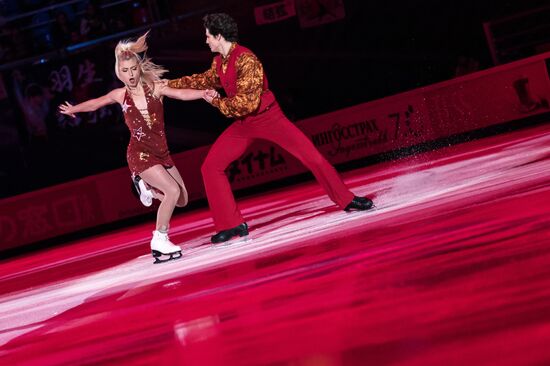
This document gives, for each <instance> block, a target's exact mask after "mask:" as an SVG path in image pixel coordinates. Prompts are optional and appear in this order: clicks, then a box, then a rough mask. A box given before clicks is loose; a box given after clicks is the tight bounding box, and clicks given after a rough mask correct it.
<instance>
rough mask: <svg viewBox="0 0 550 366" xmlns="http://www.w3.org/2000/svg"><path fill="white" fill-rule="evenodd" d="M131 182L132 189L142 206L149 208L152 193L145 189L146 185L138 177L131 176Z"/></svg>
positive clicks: (151, 201)
mask: <svg viewBox="0 0 550 366" xmlns="http://www.w3.org/2000/svg"><path fill="white" fill-rule="evenodd" d="M132 181H133V182H134V187H135V188H136V191H137V194H138V195H139V200H140V201H141V203H143V206H145V207H149V206H151V205H152V204H153V191H151V190H150V189H149V188H147V185H146V184H145V182H144V181H143V179H141V177H140V176H139V175H136V176H133V177H132Z"/></svg>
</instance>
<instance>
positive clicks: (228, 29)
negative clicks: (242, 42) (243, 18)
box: [202, 13, 239, 42]
mask: <svg viewBox="0 0 550 366" xmlns="http://www.w3.org/2000/svg"><path fill="white" fill-rule="evenodd" d="M202 20H203V22H204V27H205V28H206V29H208V31H209V32H210V34H211V35H213V36H217V35H218V34H221V35H222V36H223V38H225V40H226V41H229V42H237V40H238V38H239V29H238V27H237V22H235V19H233V18H232V17H231V16H230V15H228V14H226V13H214V14H207V15H206V16H205V17H204V18H202Z"/></svg>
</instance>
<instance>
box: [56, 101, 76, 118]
mask: <svg viewBox="0 0 550 366" xmlns="http://www.w3.org/2000/svg"><path fill="white" fill-rule="evenodd" d="M59 113H62V114H66V115H67V116H71V117H73V118H76V115H75V114H74V106H73V105H72V104H71V103H69V102H65V104H61V105H60V106H59Z"/></svg>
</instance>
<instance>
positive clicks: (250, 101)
mask: <svg viewBox="0 0 550 366" xmlns="http://www.w3.org/2000/svg"><path fill="white" fill-rule="evenodd" d="M203 21H204V28H205V34H206V43H207V44H208V46H209V47H210V50H211V51H212V52H215V53H219V55H217V56H216V57H214V60H213V61H212V66H211V67H210V69H209V70H208V71H206V72H204V73H202V74H194V75H191V76H184V77H181V78H179V79H174V80H170V81H169V82H168V86H170V87H172V88H191V89H220V88H223V89H224V91H225V94H226V97H223V98H222V97H220V96H219V94H217V93H216V92H213V91H212V92H210V93H206V96H205V99H206V100H207V101H208V102H210V103H211V104H212V105H213V106H215V107H217V108H218V109H219V110H220V112H221V113H223V114H224V115H225V116H227V117H231V118H234V119H235V121H234V122H233V123H232V124H231V125H230V126H229V127H228V128H227V129H226V130H225V131H224V132H223V133H222V134H221V136H220V137H219V138H218V139H217V140H216V141H215V142H214V144H213V145H212V147H211V148H210V151H209V152H208V155H207V156H206V159H205V161H204V162H203V164H202V167H201V172H202V176H203V180H204V186H205V189H206V196H207V198H208V203H209V205H210V210H211V212H212V216H213V219H214V225H215V228H216V231H217V232H218V233H217V234H215V235H213V236H212V238H211V241H212V243H221V242H224V241H227V240H229V239H231V238H232V237H234V236H246V235H248V225H247V224H246V222H245V221H244V219H243V217H242V215H241V213H240V211H239V209H238V208H237V204H236V202H235V198H234V196H233V193H232V192H231V186H230V184H229V180H228V178H227V176H226V174H225V169H226V168H227V167H228V166H229V164H230V163H231V162H233V161H234V160H235V159H237V158H239V156H241V155H242V154H243V153H244V152H245V150H246V149H247V148H248V147H249V146H250V144H252V142H253V141H254V140H255V139H264V140H268V141H271V142H274V143H276V144H278V145H279V146H281V147H282V148H283V149H285V150H287V151H288V152H290V153H291V154H292V155H294V156H295V157H296V158H298V159H299V160H300V161H301V162H302V163H303V164H304V165H305V166H306V167H307V168H308V169H310V170H311V172H312V173H313V175H314V176H315V178H316V179H317V181H318V182H319V183H320V184H321V186H322V187H323V188H324V189H325V191H326V192H327V194H328V196H329V197H330V199H331V200H332V201H333V202H335V203H336V204H337V205H338V206H339V207H341V208H342V209H344V210H345V211H351V210H368V209H370V208H371V207H372V206H373V203H372V201H371V200H370V199H369V198H367V197H357V196H355V195H354V194H353V193H352V192H350V191H349V189H348V188H347V187H346V186H345V185H344V183H343V182H342V180H341V179H340V177H339V176H338V173H337V172H336V170H335V169H334V167H332V166H331V165H330V164H329V163H328V162H327V161H326V159H325V158H324V157H323V156H322V155H321V154H320V153H319V151H317V149H316V148H315V146H314V145H313V143H312V142H311V141H310V140H309V139H308V138H307V137H306V136H305V135H304V134H303V133H302V132H301V131H300V130H299V129H298V128H297V127H296V126H294V125H293V124H292V123H291V122H290V121H289V120H288V119H287V118H286V117H285V115H284V114H283V113H282V111H281V109H280V107H279V104H278V103H277V101H276V100H275V96H274V95H273V93H272V92H271V91H270V90H269V88H268V84H267V78H266V76H265V74H264V71H263V66H262V64H261V62H260V61H259V60H258V58H257V57H256V56H255V55H254V54H253V53H252V52H251V51H250V50H249V49H247V48H245V47H243V46H241V45H239V44H237V36H238V28H237V24H236V22H235V20H234V19H233V18H232V17H230V16H229V15H227V14H225V13H216V14H208V15H206V16H205V17H204V18H203Z"/></svg>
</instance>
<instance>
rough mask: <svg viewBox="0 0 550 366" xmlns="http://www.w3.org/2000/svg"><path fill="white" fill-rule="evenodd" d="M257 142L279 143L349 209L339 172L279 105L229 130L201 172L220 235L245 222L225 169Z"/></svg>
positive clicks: (349, 197)
mask: <svg viewBox="0 0 550 366" xmlns="http://www.w3.org/2000/svg"><path fill="white" fill-rule="evenodd" d="M255 139H263V140H268V141H271V142H274V143H276V144H277V145H279V146H281V147H282V148H283V149H285V150H286V151H288V152H289V153H291V154H292V155H294V156H295V157H296V158H298V159H299V160H300V161H301V162H302V164H304V165H305V166H306V167H307V168H308V169H309V170H311V172H312V173H313V175H314V176H315V178H316V179H317V181H318V182H319V183H320V184H321V186H322V187H323V188H324V189H325V191H326V192H327V194H328V196H329V197H330V199H331V200H332V201H333V202H334V203H336V204H337V205H338V206H340V207H341V208H342V209H343V208H345V207H346V206H347V205H348V204H349V203H350V202H351V200H352V199H353V197H354V195H353V193H351V192H350V191H349V189H348V188H347V187H346V186H345V185H344V183H343V182H342V180H341V179H340V177H339V175H338V173H337V172H336V169H334V167H333V166H332V165H330V164H329V162H328V161H327V160H326V159H325V158H324V157H323V156H322V155H321V153H319V151H318V150H317V149H316V148H315V146H314V145H313V143H312V142H311V141H310V140H309V139H308V138H307V137H306V136H305V135H304V133H303V132H302V131H300V130H299V129H298V128H297V127H296V126H294V124H292V122H290V121H289V120H288V119H287V118H286V117H285V115H284V114H283V112H282V111H281V109H280V107H279V106H278V105H277V103H275V105H273V106H272V107H271V108H270V109H269V110H266V111H265V112H263V113H261V114H259V115H256V116H252V117H246V118H245V119H243V120H237V121H235V122H233V124H232V125H231V126H229V127H228V128H227V129H226V130H225V131H224V132H223V133H222V134H221V136H220V137H218V139H217V140H216V142H214V144H213V145H212V147H211V148H210V151H209V152H208V155H207V156H206V159H205V160H204V162H203V164H202V167H201V172H202V177H203V180H204V187H205V189H206V197H207V198H208V204H209V205H210V211H211V213H212V217H213V219H214V225H215V227H216V231H221V230H226V229H230V228H232V227H235V226H237V225H239V224H241V223H243V222H244V220H243V217H242V216H241V213H240V211H239V209H238V208H237V204H236V202H235V198H234V196H233V192H231V186H230V184H229V179H228V177H227V175H226V173H225V169H226V168H227V167H228V166H229V164H231V163H232V162H233V161H234V160H236V159H238V158H239V157H240V156H241V155H242V154H243V153H244V152H245V151H246V149H247V148H248V147H249V146H250V145H251V144H252V142H253V141H254V140H255Z"/></svg>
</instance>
